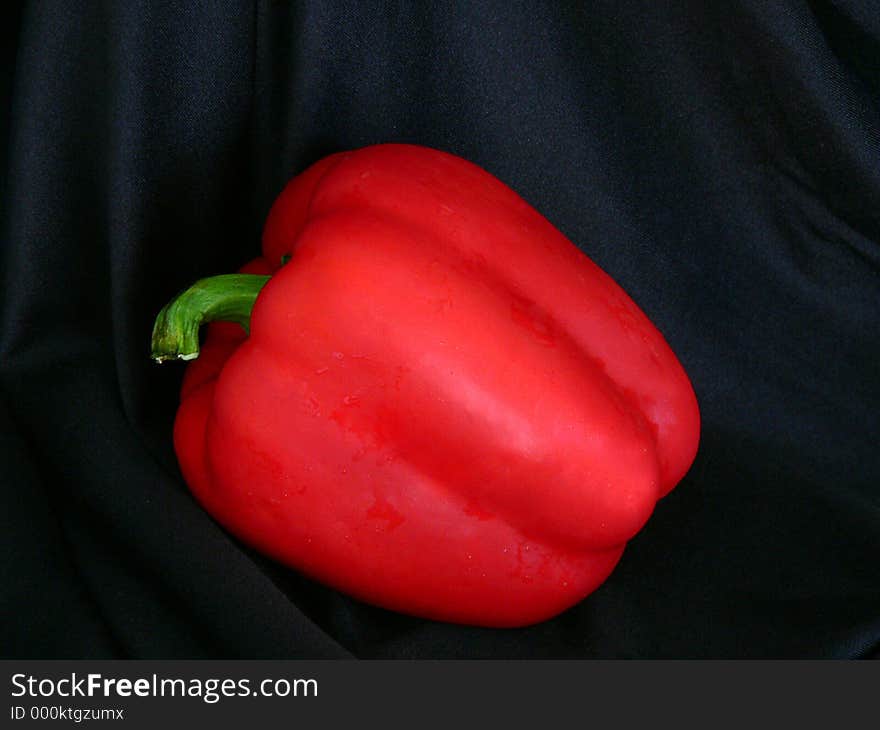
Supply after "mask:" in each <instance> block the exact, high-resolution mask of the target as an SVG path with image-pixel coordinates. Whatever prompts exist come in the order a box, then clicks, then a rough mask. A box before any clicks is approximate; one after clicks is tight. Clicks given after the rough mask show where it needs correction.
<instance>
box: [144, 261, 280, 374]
mask: <svg viewBox="0 0 880 730" xmlns="http://www.w3.org/2000/svg"><path fill="white" fill-rule="evenodd" d="M269 278H270V277H268V276H260V275H257V274H222V275H220V276H212V277H209V278H207V279H199V281H197V282H196V283H195V284H193V285H192V286H191V287H190V288H189V289H187V290H186V291H184V292H183V293H182V294H180V295H178V296H177V297H175V298H174V299H172V300H171V301H170V302H169V303H168V304H166V305H165V306H164V307H163V308H162V311H161V312H159V316H158V317H156V323H155V324H154V325H153V348H152V350H153V353H152V356H153V359H154V360H155V361H156V362H163V361H164V360H175V359H179V360H194V359H195V358H197V357H198V356H199V327H201V326H202V325H203V324H205V323H207V322H214V321H217V320H223V321H227V322H238V324H240V325H241V326H242V327H244V331H245V332H249V331H250V320H251V309H253V307H254V302H255V301H256V299H257V295H258V294H259V293H260V290H261V289H262V288H263V287H264V286H265V285H266V282H267V281H269Z"/></svg>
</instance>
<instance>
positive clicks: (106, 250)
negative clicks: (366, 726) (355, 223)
mask: <svg viewBox="0 0 880 730" xmlns="http://www.w3.org/2000/svg"><path fill="white" fill-rule="evenodd" d="M7 13H8V17H9V18H10V19H11V21H12V22H11V23H9V24H8V28H10V29H11V30H12V31H13V36H14V38H13V41H12V43H11V44H10V45H8V46H7V49H6V59H7V64H6V68H5V71H6V73H5V75H4V81H5V82H6V85H5V86H4V92H5V94H6V99H7V104H6V109H7V112H8V114H7V116H6V118H5V119H4V123H5V126H4V131H5V132H6V133H7V139H8V146H7V147H6V148H5V149H4V155H5V156H4V157H3V161H4V163H5V165H4V172H5V174H4V179H3V192H4V201H3V206H2V223H3V234H4V245H3V249H2V282H3V284H2V356H0V358H2V359H0V373H2V381H0V382H2V400H0V428H2V441H0V448H2V450H3V453H2V461H0V463H2V468H3V490H2V495H3V497H2V499H3V504H2V509H0V534H2V535H3V538H4V540H5V541H6V543H7V544H6V546H5V547H4V549H3V553H2V556H3V557H2V569H3V579H2V585H3V589H2V606H0V610H2V616H3V620H2V622H0V627H2V628H0V643H2V655H3V656H4V657H7V658H9V657H79V658H86V657H132V658H154V657H191V658H198V657H254V658H257V657H291V658H294V657H346V656H356V657H426V658H434V657H621V658H627V657H864V656H871V655H872V654H873V655H874V656H876V655H877V652H878V645H880V451H878V436H880V421H878V412H880V377H878V375H880V365H878V363H880V275H878V272H880V267H878V262H880V12H878V8H877V5H876V4H875V3H873V2H870V1H868V0H866V1H865V2H862V3H858V2H844V1H843V0H841V1H840V2H828V1H825V0H815V1H814V2H807V1H806V0H800V1H795V0H788V1H787V2H765V1H764V0H752V1H751V2H748V1H746V0H737V1H736V2H723V3H721V2H717V3H715V2H708V3H707V2H705V1H704V0H694V1H693V2H681V3H678V2H676V3H672V2H635V1H632V2H621V1H620V0H608V1H607V2H584V3H571V4H564V3H563V4H558V3H539V2H534V3H519V2H488V1H481V2H460V3H447V2H420V3H400V4H385V3H379V4H377V3H370V2H357V1H354V0H352V1H351V2H297V3H290V4H287V3H280V2H269V1H268V0H266V1H265V2H256V3H252V2H244V1H242V2H222V3H220V2H207V1H205V2H200V3H199V2H179V3H172V2H149V3H147V2H143V3H140V2H130V3H129V2H125V3H123V2H105V3H99V2H62V1H58V2H42V3H33V4H30V5H26V6H25V7H24V9H23V11H22V12H21V13H20V14H19V13H18V12H17V11H16V10H14V9H13V10H12V11H7ZM383 141H406V142H415V143H420V144H425V145H429V146H434V147H438V148H441V149H445V150H448V151H451V152H453V153H456V154H459V155H461V156H464V157H466V158H469V159H471V160H473V161H474V162H476V163H478V164H480V165H482V166H483V167H485V168H486V169H488V170H489V171H491V172H492V173H494V174H495V175H497V176H498V177H500V178H501V179H502V180H504V181H505V182H507V183H508V184H509V185H511V186H512V187H513V188H514V189H516V190H517V191H518V192H520V194H522V195H523V196H524V197H525V198H526V199H527V200H528V201H530V202H531V203H532V204H533V205H534V206H535V207H536V208H538V209H539V210H540V211H542V212H543V213H544V215H545V216H547V217H548V218H549V219H550V220H551V221H552V222H553V223H554V224H555V225H557V227H559V228H560V229H561V230H562V231H563V232H564V233H565V234H566V235H567V236H568V237H569V238H570V239H571V240H572V241H574V242H576V243H577V244H578V245H579V246H581V247H582V248H583V250H584V251H586V252H587V253H588V254H589V255H590V256H591V257H592V258H593V259H594V260H595V261H596V262H597V263H599V265H601V266H602V267H603V268H604V269H605V270H606V271H608V272H609V273H610V274H611V275H612V276H613V277H615V278H616V279H617V281H618V282H620V283H621V284H622V285H623V287H624V288H625V289H627V290H628V291H629V293H630V294H631V295H632V296H633V298H634V299H635V300H636V301H637V302H638V303H639V304H640V305H641V306H642V308H643V309H644V310H645V311H646V312H647V313H648V315H649V316H650V317H651V318H652V319H653V320H654V322H655V323H656V324H657V325H658V326H659V327H660V329H661V330H662V331H663V332H664V333H665V335H666V337H667V339H668V340H669V342H670V344H671V345H672V347H673V349H674V350H675V351H676V353H677V354H678V355H679V357H680V359H681V361H682V362H683V364H684V366H685V368H686V369H687V371H688V373H689V374H690V376H691V379H692V381H693V384H694V387H695V389H696V392H697V395H698V398H699V400H700V404H701V409H702V415H703V419H704V427H703V436H702V443H701V448H700V452H699V455H698V457H697V460H696V463H695V464H694V466H693V468H692V470H691V472H690V474H689V475H688V477H687V478H686V479H685V480H684V482H682V484H681V485H680V486H679V488H678V489H677V490H676V491H675V492H674V493H673V494H672V495H671V496H669V497H668V498H667V499H665V500H663V501H662V502H661V503H660V504H659V506H658V508H657V510H656V511H655V513H654V516H653V518H652V520H651V521H650V523H649V525H648V526H647V528H646V529H645V530H644V531H643V532H642V533H640V534H639V535H638V536H637V537H636V539H634V540H633V541H632V543H631V546H630V547H629V548H628V550H627V552H626V553H625V555H624V558H623V560H622V562H621V564H620V566H619V568H618V569H617V571H616V572H615V573H614V575H613V576H612V577H611V579H610V580H609V581H608V582H607V583H606V584H605V585H604V586H603V587H602V588H601V589H600V590H599V591H598V592H596V593H595V594H594V595H592V596H591V597H589V598H588V599H587V600H586V601H584V602H583V603H582V604H581V605H578V606H577V607H575V608H573V609H571V610H570V611H568V612H567V613H565V614H564V615H562V616H560V617H559V618H557V619H555V620H552V621H549V622H547V623H544V624H541V625H538V626H534V627H532V628H527V629H522V630H505V631H500V630H485V629H476V628H469V627H460V626H452V625H444V624H437V623H432V622H427V621H422V620H418V619H413V618H409V617H405V616H399V615H396V614H394V613H391V612H386V611H383V610H380V609H376V608H372V607H369V606H364V605H362V604H360V603H358V602H356V601H353V600H351V599H349V598H347V597H345V596H342V595H339V594H337V593H336V592H334V591H332V590H329V589H327V588H324V587H322V586H320V585H316V584H314V583H313V582H311V581H309V580H306V579H304V578H302V577H300V576H299V575H297V574H296V573H295V572H294V571H291V570H288V569H286V568H283V567H281V566H278V565H276V564H274V563H272V562H270V561H268V560H265V559H263V558H262V557H260V556H259V555H256V554H254V553H252V552H251V551H249V550H247V549H244V548H243V547H242V546H241V545H239V544H238V543H237V542H236V541H235V540H234V539H232V538H230V536H228V535H227V534H226V533H225V532H224V531H223V530H221V529H220V528H219V527H218V526H217V525H216V524H215V523H214V522H213V521H212V520H211V519H210V518H209V517H208V516H207V515H206V514H205V513H204V512H203V511H202V510H201V509H200V508H199V507H198V506H197V505H196V504H195V502H194V501H193V500H192V499H191V498H190V496H189V493H188V491H187V490H186V488H185V486H184V484H183V482H182V481H181V479H180V476H179V473H178V470H177V465H176V461H175V458H174V455H173V452H172V449H171V425H172V419H173V415H174V410H175V406H176V402H177V388H178V385H179V382H180V378H181V374H182V368H181V367H177V366H174V365H167V366H164V367H161V368H160V367H158V366H156V365H154V364H153V363H151V362H150V360H149V358H148V351H149V342H148V341H149V334H150V328H151V323H152V319H153V317H154V315H155V314H156V312H157V311H158V309H159V308H160V307H161V306H162V305H163V304H164V303H165V302H166V301H167V300H168V299H169V297H170V296H171V295H172V294H174V293H175V292H176V291H177V290H179V289H180V288H182V287H183V286H185V285H187V284H189V283H191V282H192V281H193V280H195V279H196V278H198V277H200V276H204V275H208V274H214V273H220V272H226V271H230V270H233V269H234V268H236V267H237V266H238V265H239V264H240V263H242V262H243V261H245V260H247V259H249V258H250V257H252V256H253V255H255V253H256V252H257V250H258V239H259V234H260V228H261V223H262V220H263V218H264V216H265V214H266V212H267V210H268V207H269V205H270V203H271V202H272V200H273V198H274V196H275V195H276V194H277V193H278V191H279V190H280V189H281V187H282V185H283V184H284V182H285V181H286V180H287V179H288V178H289V177H291V176H292V175H293V174H295V173H296V172H298V171H300V170H302V169H303V168H304V167H305V166H306V165H308V164H309V163H311V162H313V161H315V160H316V159H318V158H319V157H321V156H323V155H325V154H327V153H330V152H333V151H337V150H341V149H346V148H352V147H358V146H362V145H367V144H372V143H376V142H383Z"/></svg>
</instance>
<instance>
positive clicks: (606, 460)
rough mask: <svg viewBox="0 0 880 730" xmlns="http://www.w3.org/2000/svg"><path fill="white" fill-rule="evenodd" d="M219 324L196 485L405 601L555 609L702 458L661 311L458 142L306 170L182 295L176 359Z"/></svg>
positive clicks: (160, 345) (422, 612)
mask: <svg viewBox="0 0 880 730" xmlns="http://www.w3.org/2000/svg"><path fill="white" fill-rule="evenodd" d="M288 257H290V260H289V262H287V263H283V262H286V261H287V258H288ZM211 320H229V321H228V322H216V323H215V324H212V325H211V326H210V329H209V332H208V335H207V337H206V339H205V343H204V345H203V346H202V350H201V357H200V358H199V359H198V360H195V361H194V362H192V363H191V364H190V365H189V367H188V370H187V373H186V377H185V379H184V384H183V388H182V397H181V405H180V410H179V412H178V415H177V420H176V424H175V431H174V443H175V448H176V452H177V455H178V458H179V461H180V466H181V469H182V472H183V475H184V477H185V479H186V481H187V483H188V484H189V486H190V488H191V489H192V492H193V493H194V494H195V496H196V497H197V499H198V500H199V501H200V502H201V504H202V505H203V506H204V507H205V509H206V510H207V511H208V512H209V513H210V514H211V515H213V516H214V517H215V518H216V519H217V520H218V521H219V522H220V523H221V524H222V525H224V526H225V527H227V528H228V529H229V530H230V531H231V532H232V533H234V534H235V535H237V536H238V537H240V538H241V539H242V540H243V541H245V542H246V543H248V544H250V545H252V546H254V547H256V548H257V549H258V550H260V551H262V552H264V553H266V554H268V555H270V556H273V557H274V558H276V559H277V560H279V561H281V562H283V563H286V564H288V565H290V566H293V567H294V568H296V569H298V570H300V571H302V572H303V573H305V574H307V575H309V576H312V577H313V578H315V579H317V580H319V581H322V582H324V583H327V584H329V585H331V586H333V587H335V588H337V589H339V590H341V591H344V592H346V593H349V594H351V595H353V596H356V597H358V598H360V599H362V600H364V601H366V602H370V603H373V604H376V605H379V606H384V607H386V608H390V609H394V610H397V611H400V612H404V613H409V614H414V615H418V616H422V617H428V618H433V619H439V620H445V621H452V622H461V623H469V624H478V625H485V626H520V625H526V624H530V623H533V622H537V621H540V620H543V619H547V618H549V617H551V616H554V615H555V614H557V613H559V612H560V611H562V610H564V609H566V608H568V607H569V606H572V605H573V604H575V603H577V602H578V601H580V600H581V599H583V598H584V597H585V596H587V595H588V594H589V593H590V592H591V591H593V590H594V589H595V588H596V587H597V586H599V584H600V583H602V582H603V581H604V580H605V578H606V577H607V576H608V575H609V573H610V572H611V571H612V569H613V568H614V566H615V564H616V563H617V562H618V560H619V558H620V556H621V553H622V551H623V549H624V545H625V543H626V542H627V541H628V540H629V539H630V538H632V537H633V536H634V535H635V534H636V532H637V531H638V530H639V529H640V528H641V527H642V526H643V525H644V523H645V521H646V520H647V519H648V516H649V515H650V514H651V512H652V510H653V509H654V506H655V504H656V502H657V500H658V499H659V498H660V497H662V496H663V495H664V494H666V493H667V492H668V491H669V490H670V489H672V488H673V487H674V486H675V485H676V483H677V482H678V481H679V480H680V479H681V478H682V477H683V476H684V474H685V472H686V471H687V470H688V468H689V467H690V465H691V462H692V461H693V459H694V456H695V452H696V449H697V442H698V438H699V411H698V408H697V402H696V398H695V396H694V392H693V389H692V388H691V385H690V382H689V381H688V378H687V376H686V374H685V372H684V370H683V369H682V367H681V365H680V364H679V362H678V360H677V359H676V357H675V355H674V354H673V353H672V351H671V350H670V348H669V346H668V345H667V343H666V342H665V341H664V339H663V337H662V335H661V334H660V333H659V332H658V330H657V329H656V328H655V327H654V326H653V325H652V324H651V322H650V321H649V320H648V318H647V317H646V316H645V315H644V314H643V313H642V311H641V310H640V309H639V308H638V307H637V306H636V305H635V304H634V303H633V301H632V300H631V299H630V298H629V297H628V296H627V295H626V294H625V293H624V292H623V290H622V289H621V288H620V287H619V286H618V285H617V284H616V283H615V282H614V281H612V279H611V278H610V277H609V276H608V275H607V274H605V273H604V272H603V271H602V270H600V269H599V267H598V266H596V265H595V264H594V263H593V262H592V261H590V259H589V258H587V257H586V256H585V255H584V254H583V253H581V252H580V251H579V250H578V249H577V248H576V247H575V246H574V245H572V244H571V243H570V242H569V241H568V240H567V239H566V238H564V237H563V236H562V234H561V233H559V231H557V230H556V229H555V228H554V227H553V226H552V225H551V224H550V223H549V222H548V221H547V220H546V219H544V218H543V217H542V216H541V215H540V214H539V213H537V212H536V211H535V210H534V209H533V208H531V207H530V206H529V205H528V204H527V203H526V202H525V201H523V200H522V199H521V198H520V197H519V196H518V195H517V194H516V193H514V192H513V191H512V190H510V189H509V188H508V187H506V186H505V185H504V184H502V183H501V182H499V181H498V180H497V179H496V178H494V177H492V176H491V175H490V174H488V173H487V172H485V171H484V170H482V169H480V168H478V167H476V166H475V165H473V164H471V163H469V162H466V161H464V160H462V159H460V158H458V157H455V156H452V155H449V154H445V153H442V152H438V151H435V150H431V149H427V148H423V147H416V146H408V145H379V146H374V147H367V148H364V149H360V150H357V151H354V152H348V153H340V154H335V155H332V156H330V157H327V158H326V159H324V160H322V161H320V162H318V163H317V164H315V165H314V166H312V167H311V168H309V169H308V170H306V171H305V172H304V173H302V174H301V175H299V176H298V177H296V178H294V179H293V180H292V181H291V182H290V183H289V184H288V185H287V187H286V188H285V189H284V191H283V192H282V193H281V195H280V196H279V198H278V199H277V201H276V202H275V204H274V206H273V207H272V210H271V212H270V213H269V217H268V220H267V221H266V225H265V231H264V235H263V256H262V258H260V259H257V260H256V261H254V262H252V263H251V264H250V265H248V266H247V267H246V268H245V270H244V273H241V274H232V275H226V276H218V277H214V278H211V279H205V280H202V281H200V282H198V283H196V284H195V285H194V286H193V287H192V288H191V289H189V290H187V291H186V292H185V293H184V294H182V295H181V296H180V297H179V298H177V299H176V300H174V301H173V302H172V303H171V304H169V305H168V306H167V307H166V308H165V309H164V310H163V311H162V313H161V314H160V315H159V317H158V318H157V322H156V328H155V331H154V338H153V356H154V358H156V359H157V360H163V359H168V358H175V357H176V358H182V359H185V360H189V359H193V358H195V357H196V355H197V354H198V353H199V331H198V330H199V326H200V325H201V324H202V323H203V322H207V321H211ZM232 322H235V323H237V324H232ZM239 325H241V326H239ZM248 327H249V329H250V332H249V335H247V334H246V330H247V328H248Z"/></svg>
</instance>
